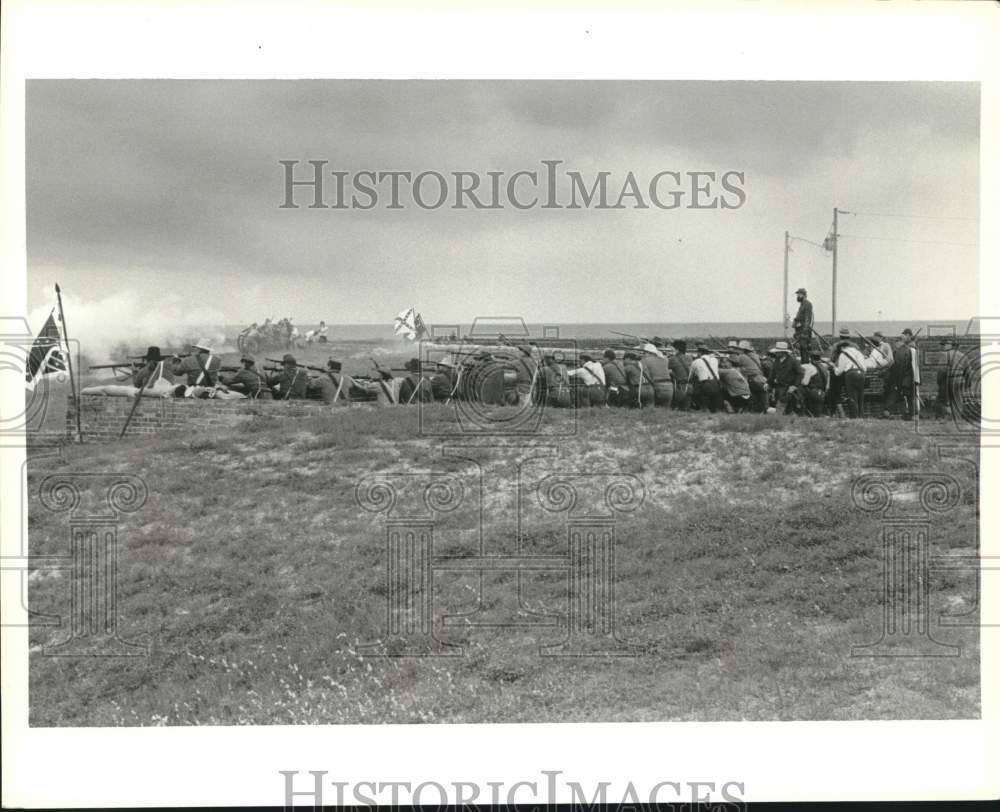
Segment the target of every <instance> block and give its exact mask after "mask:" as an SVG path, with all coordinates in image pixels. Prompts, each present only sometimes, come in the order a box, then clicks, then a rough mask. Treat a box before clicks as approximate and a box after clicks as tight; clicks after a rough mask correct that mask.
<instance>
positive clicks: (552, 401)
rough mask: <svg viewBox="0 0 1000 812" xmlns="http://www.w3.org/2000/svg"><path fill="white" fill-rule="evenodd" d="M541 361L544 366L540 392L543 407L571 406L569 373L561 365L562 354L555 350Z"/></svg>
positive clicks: (562, 407)
mask: <svg viewBox="0 0 1000 812" xmlns="http://www.w3.org/2000/svg"><path fill="white" fill-rule="evenodd" d="M542 360H543V362H544V365H543V366H542V380H541V387H542V389H541V391H542V394H543V397H544V402H545V405H547V406H555V407H557V408H560V409H564V408H568V407H569V406H571V405H572V398H571V396H570V391H569V373H568V371H567V369H566V365H565V364H563V354H562V353H561V352H559V351H558V350H557V351H556V352H554V353H550V354H548V355H546V356H544V358H543V359H542Z"/></svg>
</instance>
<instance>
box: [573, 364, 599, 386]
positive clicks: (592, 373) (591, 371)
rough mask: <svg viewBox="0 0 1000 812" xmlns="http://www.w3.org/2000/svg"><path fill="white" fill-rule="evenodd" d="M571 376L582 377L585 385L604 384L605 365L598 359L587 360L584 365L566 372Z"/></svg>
mask: <svg viewBox="0 0 1000 812" xmlns="http://www.w3.org/2000/svg"><path fill="white" fill-rule="evenodd" d="M566 374H567V375H569V376H570V377H571V378H580V379H581V380H582V381H583V384H584V386H595V385H597V384H600V385H601V386H604V367H602V366H601V365H600V364H599V363H597V361H585V362H584V364H583V366H580V367H577V368H576V369H571V370H569V372H567V373H566Z"/></svg>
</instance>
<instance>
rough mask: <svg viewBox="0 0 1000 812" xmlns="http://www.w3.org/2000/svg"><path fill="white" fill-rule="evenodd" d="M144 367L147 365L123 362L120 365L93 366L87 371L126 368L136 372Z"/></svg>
mask: <svg viewBox="0 0 1000 812" xmlns="http://www.w3.org/2000/svg"><path fill="white" fill-rule="evenodd" d="M144 366H145V364H139V363H136V362H135V361H122V362H121V363H120V364H93V365H91V366H89V367H87V369H124V368H125V367H129V368H131V369H132V370H133V371H134V370H136V369H141V368H142V367H144Z"/></svg>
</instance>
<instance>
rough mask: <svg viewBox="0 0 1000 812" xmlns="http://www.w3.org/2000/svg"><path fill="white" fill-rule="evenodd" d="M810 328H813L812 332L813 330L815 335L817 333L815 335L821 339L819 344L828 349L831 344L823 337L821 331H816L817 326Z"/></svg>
mask: <svg viewBox="0 0 1000 812" xmlns="http://www.w3.org/2000/svg"><path fill="white" fill-rule="evenodd" d="M809 329H810V330H812V332H813V335H815V336H816V338H818V339H819V345H820V346H821V347H822V348H823V349H824V350H825V349H827V348H828V347H829V346H830V345H829V344H827V343H826V340H825V339H824V338H823V336H821V335H820V334H819V333H817V332H816V328H815V327H810V328H809Z"/></svg>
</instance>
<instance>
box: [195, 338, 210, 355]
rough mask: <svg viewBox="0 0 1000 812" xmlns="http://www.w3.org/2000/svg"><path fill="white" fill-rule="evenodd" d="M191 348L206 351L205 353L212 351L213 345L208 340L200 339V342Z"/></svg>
mask: <svg viewBox="0 0 1000 812" xmlns="http://www.w3.org/2000/svg"><path fill="white" fill-rule="evenodd" d="M191 346H192V347H194V348H195V349H196V350H204V351H205V352H211V351H212V344H211V343H210V342H209V340H208V339H207V338H201V339H198V341H197V342H196V343H194V344H192V345H191Z"/></svg>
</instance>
